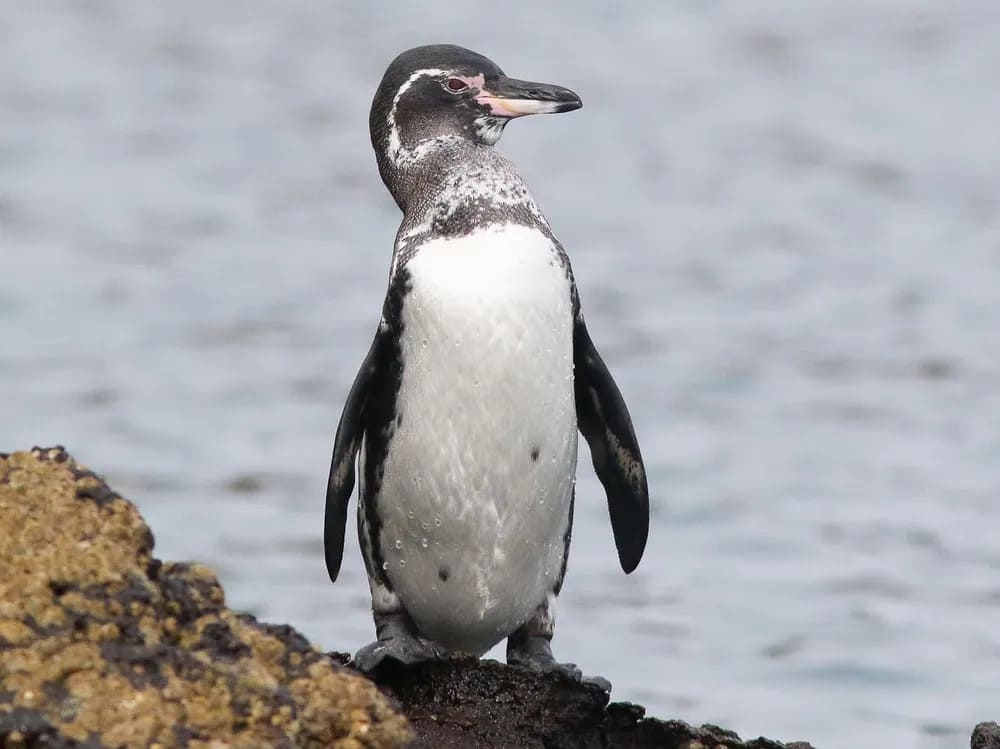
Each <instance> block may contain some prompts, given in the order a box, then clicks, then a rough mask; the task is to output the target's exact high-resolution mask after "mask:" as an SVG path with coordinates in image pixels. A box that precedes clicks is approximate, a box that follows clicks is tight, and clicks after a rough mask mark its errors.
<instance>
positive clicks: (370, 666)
mask: <svg viewBox="0 0 1000 749" xmlns="http://www.w3.org/2000/svg"><path fill="white" fill-rule="evenodd" d="M375 631H376V633H377V635H378V639H377V640H376V641H375V642H371V643H368V644H367V645H365V646H364V647H363V648H361V650H359V651H358V652H357V653H355V655H354V667H355V668H356V669H358V670H359V671H362V672H363V673H366V674H371V673H373V672H374V671H375V669H377V668H378V667H379V666H380V665H381V664H382V662H383V661H385V660H386V659H391V660H394V661H398V662H399V663H402V664H403V665H404V666H412V665H414V664H416V663H422V662H423V661H433V660H439V659H441V658H443V657H445V655H446V653H445V652H444V651H443V650H441V649H439V648H438V647H436V646H435V645H433V644H432V643H430V642H428V641H427V640H424V639H423V638H421V637H420V636H419V635H418V634H417V631H416V627H414V625H413V621H412V620H411V619H410V617H409V616H407V614H405V613H404V612H397V613H394V614H376V615H375Z"/></svg>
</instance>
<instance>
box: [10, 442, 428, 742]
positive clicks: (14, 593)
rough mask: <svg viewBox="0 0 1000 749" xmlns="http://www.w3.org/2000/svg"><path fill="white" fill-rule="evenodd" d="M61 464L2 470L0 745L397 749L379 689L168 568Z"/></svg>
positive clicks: (193, 571)
mask: <svg viewBox="0 0 1000 749" xmlns="http://www.w3.org/2000/svg"><path fill="white" fill-rule="evenodd" d="M152 550H153V536H152V534H151V533H150V530H149V528H148V527H147V526H146V524H145V523H144V522H143V520H142V517H141V516H140V515H139V513H138V511H137V510H136V508H135V507H134V506H133V505H132V504H131V503H130V502H128V501H126V500H124V499H122V498H121V497H120V496H118V495H117V494H115V493H114V492H113V491H112V490H111V489H109V488H108V486H107V485H106V484H105V483H104V482H103V481H102V480H101V478H100V477H98V476H96V475H95V474H93V473H91V472H90V471H88V470H86V469H85V468H83V467H81V466H79V465H77V464H76V462H75V461H73V459H72V458H70V457H69V455H67V454H66V452H65V451H64V450H62V449H61V448H53V449H49V450H42V449H35V450H32V451H31V452H22V453H14V454H12V455H0V745H2V746H10V747H17V746H25V747H30V746H49V747H56V746H62V747H74V746H80V747H91V748H96V747H117V746H121V745H125V746H128V747H147V746H161V747H175V746H176V747H182V746H191V747H197V746H203V747H208V746H212V747H225V746H232V747H343V748H344V749H346V748H348V747H350V748H352V749H360V748H361V747H398V746H404V745H406V744H407V742H408V741H409V739H410V733H409V729H408V727H407V725H406V722H405V719H404V718H403V717H401V716H399V715H397V714H396V713H395V712H394V711H393V710H392V709H391V708H390V706H389V704H388V702H387V700H386V699H385V698H384V697H383V696H382V695H381V694H380V693H379V692H378V690H377V689H376V688H375V686H374V685H373V684H372V683H371V682H369V681H367V680H366V679H363V678H361V677H359V676H357V675H355V674H353V673H351V672H350V671H347V670H345V669H342V668H340V667H339V666H338V665H337V664H335V663H333V662H332V661H330V659H328V658H326V657H325V656H324V655H322V654H321V653H319V652H317V651H316V650H314V649H313V648H312V646H311V645H310V644H309V643H308V642H307V641H306V640H305V638H303V637H302V635H300V634H299V633H298V632H296V631H295V630H294V629H292V628H291V627H287V626H273V625H267V624H261V623H258V622H257V621H256V620H255V619H254V618H253V617H250V616H245V615H239V614H236V613H234V612H232V611H230V610H229V609H227V608H226V607H225V601H224V596H223V592H222V588H221V587H220V586H219V583H218V581H217V580H216V579H215V576H214V575H213V574H212V572H211V571H210V570H208V569H207V568H205V567H203V566H201V565H198V564H173V563H161V562H160V561H158V560H156V559H154V558H153V557H152Z"/></svg>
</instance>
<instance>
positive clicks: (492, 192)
mask: <svg viewBox="0 0 1000 749" xmlns="http://www.w3.org/2000/svg"><path fill="white" fill-rule="evenodd" d="M379 170H380V172H381V174H382V180H383V182H385V185H386V187H387V188H388V190H389V192H390V193H391V194H392V197H393V198H394V199H395V201H396V204H397V205H398V206H399V207H400V209H401V210H402V211H403V214H404V216H406V217H407V218H417V217H419V216H421V215H423V214H426V213H427V212H428V211H432V210H435V209H436V208H437V209H440V207H441V205H442V204H455V203H462V202H467V201H468V200H472V199H484V200H488V199H490V198H491V197H496V198H497V199H502V198H503V195H504V194H505V193H506V192H507V191H509V190H510V189H514V190H515V191H519V190H523V192H524V193H525V194H526V193H527V190H526V188H524V183H523V182H522V180H521V178H520V176H519V175H518V174H517V171H516V170H515V169H514V166H513V165H512V164H511V163H510V162H509V161H508V160H507V159H505V158H504V157H503V156H501V155H500V154H499V153H498V152H497V151H495V150H494V149H493V148H492V147H490V146H487V145H484V144H482V143H477V142H475V141H471V140H468V139H465V138H461V137H458V136H442V137H437V138H431V139H428V140H425V141H421V142H419V143H417V144H415V145H414V146H413V147H412V148H409V149H407V150H406V152H405V153H402V154H400V153H395V154H393V153H388V154H386V156H385V158H380V159H379ZM529 197H530V196H529Z"/></svg>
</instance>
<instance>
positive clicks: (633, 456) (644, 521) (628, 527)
mask: <svg viewBox="0 0 1000 749" xmlns="http://www.w3.org/2000/svg"><path fill="white" fill-rule="evenodd" d="M573 377H574V387H575V395H576V418H577V423H578V424H579V427H580V432H581V433H582V434H583V436H584V437H585V438H586V440H587V444H588V445H590V454H591V457H592V458H593V460H594V470H595V471H597V477H598V478H599V479H600V480H601V483H602V484H604V491H605V492H607V495H608V510H609V512H610V513H611V528H612V530H613V531H614V534H615V546H617V547H618V559H619V561H620V562H621V565H622V569H623V570H625V572H626V574H627V573H629V572H631V571H632V570H634V569H635V568H636V567H637V566H638V565H639V560H640V559H642V552H643V551H644V550H645V548H646V537H647V536H648V535H649V489H648V488H647V486H646V469H645V468H644V467H643V464H642V455H641V454H640V453H639V442H638V441H637V440H636V437H635V431H634V430H633V429H632V419H631V418H630V417H629V414H628V407H627V406H626V405H625V401H624V400H623V399H622V394H621V393H620V392H619V390H618V386H617V385H616V384H615V381H614V379H613V378H612V377H611V373H610V372H609V371H608V368H607V366H605V364H604V361H603V360H602V359H601V355H600V354H598V353H597V349H596V348H594V342H593V341H591V340H590V334H589V333H588V332H587V326H586V325H585V324H584V322H583V316H582V315H580V314H577V315H576V319H575V321H574V325H573Z"/></svg>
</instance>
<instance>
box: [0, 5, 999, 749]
mask: <svg viewBox="0 0 1000 749" xmlns="http://www.w3.org/2000/svg"><path fill="white" fill-rule="evenodd" d="M437 41H450V42H456V43H460V44H463V45H465V46H469V47H472V48H474V49H477V50H480V51H482V52H484V53H486V54H488V55H489V56H491V57H492V58H493V59H495V60H496V61H497V62H499V64H500V65H501V66H503V67H504V68H505V69H506V70H507V72H509V73H510V74H512V75H515V76H518V77H523V78H529V79H534V80H544V81H551V82H554V83H559V84H563V85H566V86H569V87H571V88H573V89H574V90H576V91H577V92H578V93H579V94H580V95H581V96H582V98H583V100H584V108H583V110H582V111H580V112H576V113H573V114H569V115H565V116H561V117H552V118H533V119H530V120H527V121H521V122H516V123H514V124H513V125H512V126H511V127H509V128H508V130H507V134H506V135H505V137H504V139H503V141H502V142H501V144H500V146H499V147H500V148H501V149H502V150H503V151H504V152H505V153H507V154H508V155H510V156H511V157H512V158H513V159H514V160H515V161H516V163H517V164H518V165H519V166H520V168H521V170H522V173H523V174H524V175H525V177H526V179H527V181H528V183H529V184H530V185H531V186H532V188H533V190H534V192H535V195H536V198H537V199H538V201H539V204H540V205H541V206H542V208H543V210H545V212H546V213H547V215H548V217H549V219H550V221H551V224H552V226H553V228H554V230H555V231H556V233H557V234H558V235H559V236H560V238H561V239H562V241H563V243H564V245H565V246H566V248H567V250H568V251H569V253H570V256H571V258H572V260H573V263H574V268H575V272H576V276H577V280H578V283H579V285H580V291H581V296H582V300H583V304H584V306H585V310H586V312H587V316H588V323H589V327H590V330H591V333H592V335H593V337H594V339H595V341H596V342H597V344H598V346H599V348H600V350H601V351H602V353H603V355H604V357H605V359H606V360H607V362H608V364H609V366H610V367H611V369H612V371H613V372H614V374H615V376H616V378H617V380H618V383H619V385H620V387H621V389H622V391H623V392H624V394H625V396H626V399H627V400H628V402H629V404H630V407H631V410H632V415H633V418H634V421H635V425H636V429H637V431H638V434H639V437H640V441H641V443H642V447H643V452H644V456H645V458H646V462H647V468H648V471H649V477H650V486H651V492H652V500H653V509H652V531H651V537H650V544H649V548H648V550H647V553H646V557H645V559H644V561H643V563H642V565H641V566H640V568H639V570H638V571H637V572H636V573H634V574H633V575H631V576H629V577H625V576H624V575H622V574H621V572H620V570H619V569H618V566H617V559H616V556H615V552H614V546H613V542H612V538H611V531H610V527H609V523H608V519H607V511H606V509H605V504H604V498H603V494H602V492H601V489H600V486H599V484H598V483H597V481H596V479H595V478H594V476H593V472H592V469H591V468H590V465H589V460H588V457H587V455H586V453H585V452H584V453H583V454H582V455H581V469H580V481H579V487H578V501H577V520H576V528H575V539H574V544H573V553H572V556H571V561H570V570H569V577H568V580H567V584H566V587H565V589H564V593H563V596H562V597H561V600H560V609H559V623H558V626H557V633H556V639H555V641H554V647H555V650H556V654H557V656H560V657H562V658H563V659H566V660H573V661H576V662H577V663H579V664H580V665H581V666H582V667H583V668H584V670H585V671H586V672H588V673H599V674H603V675H604V676H606V677H608V678H609V679H610V680H611V681H612V682H613V683H614V685H615V689H614V693H613V697H614V698H616V699H628V700H633V701H637V702H640V703H643V704H645V705H646V706H647V707H648V708H649V710H650V712H651V713H652V714H654V715H658V716H661V717H677V718H682V719H684V720H687V721H690V722H695V723H700V722H703V721H711V722H715V723H719V724H722V725H725V726H727V727H731V728H733V729H735V730H737V731H738V732H739V733H740V734H741V735H744V736H755V735H760V734H763V735H767V736H771V737H774V738H779V739H783V740H790V739H795V738H802V739H808V740H811V741H813V742H814V743H815V744H816V745H817V746H822V747H828V748H830V749H837V748H839V749H847V748H854V747H869V746H872V747H873V746H883V745H885V746H894V747H901V748H903V749H939V748H941V749H943V748H945V747H961V746H966V745H967V742H968V734H969V732H970V730H971V728H972V726H973V724H974V723H975V722H976V721H978V720H985V719H996V718H997V717H998V715H1000V540H998V539H1000V535H998V527H1000V176H998V175H1000V96H998V75H1000V4H997V3H996V2H995V1H994V0H956V2H952V3H940V2H935V1H933V0H866V1H865V2H861V0H839V1H838V0H820V1H818V2H814V3H808V4H806V3H798V2H792V0H774V1H773V2H764V1H763V0H760V1H755V2H736V0H730V1H729V2H725V1H723V0H708V1H705V0H699V1H698V2H694V1H692V0H687V1H680V0H678V1H677V2H652V1H648V2H635V3H631V4H627V5H618V6H613V5H611V4H593V5H592V6H588V7H583V5H582V4H579V3H571V2H568V1H565V2H557V3H546V4H536V3H528V2H524V1H523V0H512V1H511V2H507V3H504V4H502V5H498V4H496V3H487V2H480V1H479V0H471V2H466V3H462V4H460V5H454V4H447V3H443V2H432V3H428V4H425V5H423V6H422V7H421V8H419V9H418V8H416V7H413V8H409V9H407V10H406V11H404V10H403V9H402V6H401V5H398V4H390V3H388V2H383V3H360V2H358V3H342V4H337V5H334V4H329V3H313V2H307V0H289V1H287V2H283V3H280V4H279V3H266V2H262V1H261V0H249V1H248V2H243V3H239V4H235V3H203V2H194V0H181V1H180V2H176V3H169V4H165V3H160V4H157V3H151V2H134V1H131V2H129V1H126V0H94V1H93V2H85V1H84V0H75V1H71V0H46V1H45V2H37V3H26V2H21V3H18V2H15V0H0V277H2V283H0V336H2V342H3V343H2V346H0V448H2V449H13V448H20V447H29V446H31V445H32V444H36V443H37V444H43V445H48V444H53V443H63V444H65V445H66V446H67V447H68V448H69V449H70V450H71V451H72V452H73V454H74V455H75V456H76V457H77V458H78V459H80V460H82V461H84V462H85V463H87V464H89V465H91V466H92V467H94V468H95V469H96V470H98V471H101V472H103V473H105V474H106V475H107V477H108V479H109V480H110V481H111V482H112V484H113V485H114V486H115V487H116V488H117V489H118V490H119V491H121V492H122V493H123V494H125V495H126V496H128V497H130V498H131V499H133V500H134V501H135V502H136V503H137V504H138V505H139V507H140V508H141V510H142V512H143V514H144V515H145V517H146V518H147V519H148V521H149V522H150V524H151V525H152V527H153V529H154V531H155V534H156V538H157V553H158V554H159V555H160V556H162V557H164V558H169V559H178V558H192V559H199V560H202V561H205V562H207V563H208V564H210V565H212V566H213V567H215V569H216V570H217V571H218V573H219V575H220V577H221V579H222V581H223V583H224V585H225V586H226V590H227V592H228V600H229V603H230V604H231V605H233V606H234V607H237V608H242V609H246V610H249V611H252V612H254V613H256V614H258V615H259V616H261V617H263V618H266V619H269V620H273V621H283V622H290V623H292V624H294V625H296V626H297V627H299V628H301V629H302V630H303V631H304V632H305V633H306V634H307V635H308V636H309V637H310V638H311V639H313V640H314V641H315V642H316V643H317V644H320V645H322V646H324V647H328V648H335V649H343V650H353V649H356V648H357V647H359V646H361V645H362V644H364V643H365V642H367V641H368V640H369V639H371V637H372V635H373V627H372V624H371V621H370V618H369V613H368V608H369V599H368V593H367V587H366V583H365V578H364V573H363V568H362V564H361V560H360V556H359V553H358V551H357V542H356V540H355V539H354V538H353V534H349V544H348V549H347V552H346V558H345V565H344V570H343V573H342V577H341V579H340V580H339V581H338V583H337V584H336V585H331V584H330V583H329V581H328V580H327V578H326V573H325V570H324V567H323V561H322V541H321V519H322V505H323V496H324V488H325V481H326V471H327V467H328V460H329V455H330V449H331V445H332V440H333V434H334V430H335V427H336V422H337V418H338V416H339V413H340V408H341V405H342V402H343V399H344V397H345V395H346V392H347V390H348V388H349V386H350V383H351V381H352V379H353V377H354V373H355V371H356V369H357V366H358V364H359V363H360V361H361V359H362V357H363V356H364V354H365V352H366V350H367V346H368V343H369V341H370V336H371V333H372V331H373V329H374V325H375V323H376V321H377V318H378V313H379V310H380V306H381V301H382V296H383V293H384V284H385V278H386V272H387V268H388V262H389V253H390V248H391V244H392V239H393V235H394V232H395V229H396V226H397V223H398V215H397V211H396V208H395V206H394V205H393V203H392V201H391V200H390V198H389V197H388V195H387V194H386V193H385V191H384V189H383V187H382V185H381V183H380V182H379V180H378V176H377V173H376V170H375V167H374V159H373V157H372V154H371V152H370V147H369V145H368V134H367V109H368V104H369V101H370V97H371V94H372V92H373V90H374V87H375V85H376V84H377V82H378V80H379V78H380V76H381V74H382V71H383V69H384V67H385V65H386V64H387V62H388V61H389V59H391V58H392V57H393V56H394V55H395V54H396V53H397V52H399V51H401V50H402V49H405V48H407V47H410V46H414V45H416V44H420V43H428V42H437Z"/></svg>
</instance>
